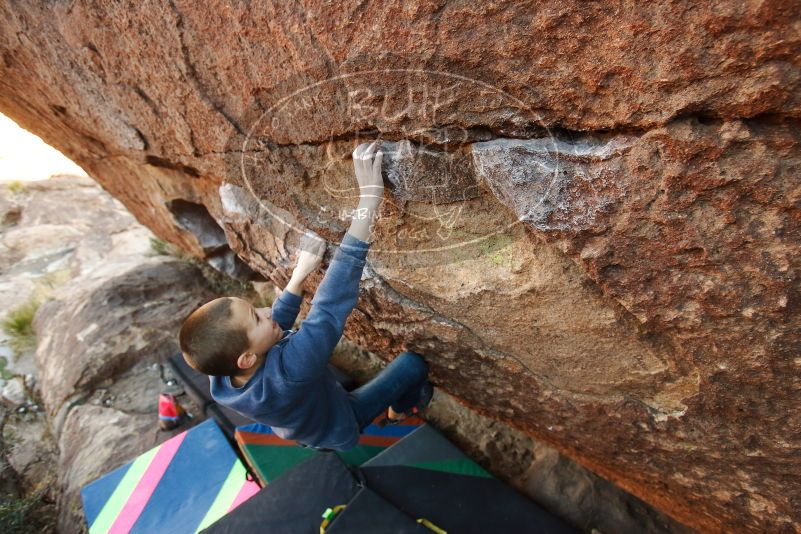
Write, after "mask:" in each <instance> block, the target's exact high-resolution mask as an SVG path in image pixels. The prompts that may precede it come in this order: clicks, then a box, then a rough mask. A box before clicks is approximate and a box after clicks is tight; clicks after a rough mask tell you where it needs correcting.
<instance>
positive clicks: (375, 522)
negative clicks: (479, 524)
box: [326, 488, 432, 534]
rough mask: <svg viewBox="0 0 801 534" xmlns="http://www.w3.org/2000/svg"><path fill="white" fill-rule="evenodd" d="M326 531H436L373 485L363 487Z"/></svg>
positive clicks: (398, 533)
mask: <svg viewBox="0 0 801 534" xmlns="http://www.w3.org/2000/svg"><path fill="white" fill-rule="evenodd" d="M326 534H432V531H431V530H429V529H428V528H426V527H424V526H423V525H421V524H420V523H417V522H416V521H415V520H414V519H412V518H411V517H409V516H408V515H406V514H404V513H403V512H401V511H400V510H398V509H397V508H395V507H394V506H392V504H390V503H389V502H387V501H386V499H384V498H382V497H381V496H379V495H378V494H377V493H375V492H374V491H372V490H370V489H369V488H362V489H361V490H360V491H359V493H358V494H357V495H356V497H354V498H353V500H352V501H350V502H349V503H348V505H347V507H346V508H345V509H344V510H342V511H341V512H339V513H338V514H337V515H336V517H334V520H333V521H332V522H331V523H330V524H329V525H328V528H327V529H326Z"/></svg>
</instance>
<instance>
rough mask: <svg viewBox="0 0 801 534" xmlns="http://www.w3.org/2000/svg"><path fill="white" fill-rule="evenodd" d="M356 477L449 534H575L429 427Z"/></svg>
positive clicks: (396, 505)
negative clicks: (502, 533) (510, 533)
mask: <svg viewBox="0 0 801 534" xmlns="http://www.w3.org/2000/svg"><path fill="white" fill-rule="evenodd" d="M359 471H360V473H361V474H362V476H363V477H364V480H365V482H366V484H367V487H369V488H370V489H371V490H373V491H375V492H376V493H378V494H379V495H381V496H382V497H383V498H384V499H386V500H387V501H389V502H390V503H392V504H393V505H394V506H395V507H397V508H398V509H399V510H401V511H403V512H404V513H405V514H407V515H408V516H410V517H414V518H421V517H422V518H426V519H428V520H430V521H431V522H432V523H434V524H435V525H437V526H438V527H440V528H442V529H443V530H445V531H448V532H459V533H466V534H470V533H476V534H479V533H485V532H531V533H567V532H575V531H574V530H573V529H572V528H571V527H569V526H568V525H567V524H565V523H563V522H562V521H561V520H560V519H559V518H557V517H556V516H554V515H552V514H550V513H549V512H547V511H545V510H544V509H543V508H541V507H540V506H539V505H537V504H536V503H535V502H533V501H531V500H530V499H528V498H526V497H524V496H523V495H521V494H519V493H518V492H516V491H515V490H514V489H512V488H511V487H509V486H508V485H506V484H504V483H503V482H501V481H500V480H498V479H496V478H494V477H493V476H492V475H490V474H489V473H488V472H487V471H486V470H484V469H483V468H481V466H479V465H478V464H476V463H475V462H473V461H472V460H471V459H470V458H468V457H467V456H465V455H464V454H463V453H462V452H461V451H460V450H459V449H458V448H457V447H456V446H455V445H453V444H452V443H450V442H449V441H448V440H447V439H446V438H445V437H444V436H442V434H440V433H439V432H438V431H437V430H435V429H434V428H433V427H432V426H431V425H428V424H426V425H422V426H420V427H419V428H417V429H416V430H414V431H413V432H412V433H410V434H409V435H408V436H406V437H405V438H403V439H402V440H400V441H399V442H398V443H396V444H395V445H394V446H392V447H391V448H389V449H387V450H385V451H383V452H382V453H380V454H378V455H376V456H375V457H374V458H372V459H371V460H369V461H368V462H366V463H365V464H364V465H362V466H361V467H360V468H359Z"/></svg>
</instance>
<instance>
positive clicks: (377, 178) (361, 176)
mask: <svg viewBox="0 0 801 534" xmlns="http://www.w3.org/2000/svg"><path fill="white" fill-rule="evenodd" d="M380 145H381V141H380V140H379V139H376V140H375V141H373V142H372V143H362V144H361V145H359V146H357V147H356V149H355V150H354V151H353V168H354V170H355V171H356V180H357V181H358V182H359V195H360V197H359V205H360V206H367V207H374V208H377V207H378V205H379V204H381V201H382V200H384V180H383V178H382V177H381V160H382V159H383V156H384V154H383V152H380V151H378V152H377V150H378V147H379V146H380Z"/></svg>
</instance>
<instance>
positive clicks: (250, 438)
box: [234, 415, 423, 484]
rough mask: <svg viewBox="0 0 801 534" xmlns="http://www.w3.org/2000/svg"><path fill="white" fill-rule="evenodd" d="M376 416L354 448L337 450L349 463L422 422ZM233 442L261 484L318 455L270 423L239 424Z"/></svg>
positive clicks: (369, 455)
mask: <svg viewBox="0 0 801 534" xmlns="http://www.w3.org/2000/svg"><path fill="white" fill-rule="evenodd" d="M382 418H383V415H381V416H378V417H376V418H375V420H373V422H372V423H371V424H369V425H368V426H367V427H365V428H364V430H363V432H362V434H361V435H360V436H359V443H358V445H357V446H356V447H354V448H352V449H350V450H348V451H341V452H339V451H338V452H336V454H337V455H339V457H340V458H342V460H343V461H344V462H345V463H347V464H348V465H361V464H363V463H364V462H366V461H368V460H370V458H373V457H374V456H375V455H377V454H379V453H381V452H382V451H384V450H385V449H387V448H388V447H390V446H392V445H394V444H395V443H397V442H398V441H399V440H400V439H401V438H403V437H404V436H406V435H408V434H409V433H411V432H412V431H414V429H416V428H417V427H419V426H420V425H422V424H423V420H422V419H420V418H419V417H417V416H414V417H409V418H407V419H405V420H404V421H402V422H401V423H399V424H397V425H387V426H385V427H384V428H381V427H379V426H378V424H377V423H378V421H379V420H380V419H382ZM234 436H235V438H236V442H237V444H238V445H239V448H240V450H241V451H242V454H243V456H244V457H245V458H246V460H247V462H248V464H249V465H250V467H251V469H252V471H253V473H254V474H255V475H256V476H257V477H258V478H259V481H260V482H261V483H262V484H267V483H269V482H270V481H272V480H274V479H275V478H276V477H278V476H279V475H281V473H283V472H284V471H286V470H287V469H289V468H291V467H293V466H295V465H297V464H298V463H300V462H302V461H303V460H305V459H307V458H310V457H311V456H313V455H315V454H318V451H316V450H314V449H309V448H304V447H301V446H299V445H298V444H297V442H296V441H294V440H286V439H283V438H280V437H278V436H277V435H276V434H275V433H274V432H273V431H272V429H271V428H270V427H269V426H266V425H262V424H252V425H246V426H241V427H238V428H237V429H236V432H235V433H234Z"/></svg>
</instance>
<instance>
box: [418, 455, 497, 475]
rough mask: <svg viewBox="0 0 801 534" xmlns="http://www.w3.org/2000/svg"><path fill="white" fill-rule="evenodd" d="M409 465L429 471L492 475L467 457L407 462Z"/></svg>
mask: <svg viewBox="0 0 801 534" xmlns="http://www.w3.org/2000/svg"><path fill="white" fill-rule="evenodd" d="M409 467H418V468H420V469H430V470H431V471H442V472H445V473H454V474H457V475H469V476H474V477H485V478H492V475H491V474H490V473H489V472H487V471H486V470H484V468H482V467H481V466H480V465H478V464H477V463H475V462H474V461H472V460H468V459H456V460H439V461H436V462H420V463H415V464H409Z"/></svg>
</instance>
